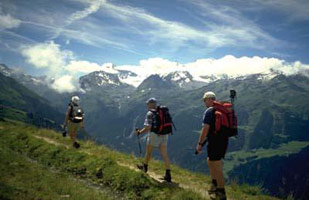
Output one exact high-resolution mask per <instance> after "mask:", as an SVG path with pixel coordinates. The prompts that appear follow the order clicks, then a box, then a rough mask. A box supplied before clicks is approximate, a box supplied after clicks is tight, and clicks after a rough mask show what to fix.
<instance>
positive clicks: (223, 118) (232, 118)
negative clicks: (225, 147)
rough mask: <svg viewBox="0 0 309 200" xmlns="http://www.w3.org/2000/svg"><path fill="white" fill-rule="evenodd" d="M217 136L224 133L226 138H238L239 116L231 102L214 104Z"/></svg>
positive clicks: (216, 102)
mask: <svg viewBox="0 0 309 200" xmlns="http://www.w3.org/2000/svg"><path fill="white" fill-rule="evenodd" d="M213 107H214V112H215V134H217V133H219V132H220V133H222V134H223V135H225V136H228V137H232V136H237V134H238V130H237V116H236V115H235V111H234V109H233V104H232V103H230V102H218V101H215V102H214V106H213Z"/></svg>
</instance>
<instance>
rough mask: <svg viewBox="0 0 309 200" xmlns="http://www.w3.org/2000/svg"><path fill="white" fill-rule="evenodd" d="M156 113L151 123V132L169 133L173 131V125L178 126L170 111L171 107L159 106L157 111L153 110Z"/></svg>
mask: <svg viewBox="0 0 309 200" xmlns="http://www.w3.org/2000/svg"><path fill="white" fill-rule="evenodd" d="M151 112H152V113H153V114H154V116H155V117H154V120H153V122H152V125H151V132H154V133H156V134H158V135H167V134H170V133H171V134H172V133H173V127H172V126H174V128H175V130H176V127H175V125H174V123H173V120H172V117H171V115H170V113H169V109H168V107H166V106H158V107H157V109H156V110H155V111H151Z"/></svg>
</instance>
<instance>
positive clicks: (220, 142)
mask: <svg viewBox="0 0 309 200" xmlns="http://www.w3.org/2000/svg"><path fill="white" fill-rule="evenodd" d="M228 143H229V138H228V137H226V136H222V135H216V136H213V137H209V138H208V145H207V154H208V158H209V160H210V161H218V160H221V159H223V158H224V156H225V153H226V150H227V147H228Z"/></svg>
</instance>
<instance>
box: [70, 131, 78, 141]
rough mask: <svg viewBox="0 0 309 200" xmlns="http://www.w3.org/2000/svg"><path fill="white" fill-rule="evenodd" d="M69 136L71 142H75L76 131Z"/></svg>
mask: <svg viewBox="0 0 309 200" xmlns="http://www.w3.org/2000/svg"><path fill="white" fill-rule="evenodd" d="M69 135H70V138H71V140H72V142H73V143H74V142H76V135H77V131H75V132H72V133H70V134H69Z"/></svg>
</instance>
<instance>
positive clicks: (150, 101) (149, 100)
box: [146, 97, 157, 104]
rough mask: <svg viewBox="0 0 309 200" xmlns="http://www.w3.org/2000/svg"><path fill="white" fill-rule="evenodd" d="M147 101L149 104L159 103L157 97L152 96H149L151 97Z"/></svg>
mask: <svg viewBox="0 0 309 200" xmlns="http://www.w3.org/2000/svg"><path fill="white" fill-rule="evenodd" d="M146 103H147V104H148V103H157V100H156V98H154V97H151V98H149V99H148V100H147V101H146Z"/></svg>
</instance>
